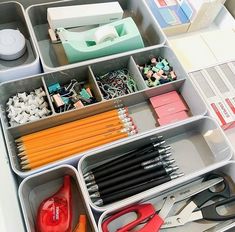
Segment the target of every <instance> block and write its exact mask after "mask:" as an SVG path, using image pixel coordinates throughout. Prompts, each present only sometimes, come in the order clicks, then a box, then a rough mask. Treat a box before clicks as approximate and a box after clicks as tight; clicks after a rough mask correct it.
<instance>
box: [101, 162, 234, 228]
mask: <svg viewBox="0 0 235 232" xmlns="http://www.w3.org/2000/svg"><path fill="white" fill-rule="evenodd" d="M234 168H235V162H234V161H231V162H229V163H228V164H226V165H225V166H223V167H221V168H216V169H215V170H212V171H219V172H222V173H224V174H225V175H226V176H228V177H229V179H230V180H231V181H232V182H235V172H234V170H235V169H234ZM210 172H211V171H208V172H206V174H208V173H210ZM203 177H204V174H203V175H202V174H199V173H198V175H197V177H194V178H192V179H190V181H189V180H187V181H184V182H182V183H181V184H180V185H177V187H178V188H181V187H182V188H184V187H185V186H186V185H187V186H190V185H191V182H192V181H195V182H197V181H198V180H199V179H201V178H203ZM178 188H177V189H178ZM175 189H176V186H174V190H175ZM230 189H231V192H233V194H234V192H235V186H232V185H230ZM174 190H173V189H167V190H166V191H163V192H161V193H160V194H159V192H157V191H152V192H151V194H142V195H140V196H138V197H137V198H135V199H133V200H130V201H129V202H127V203H126V204H125V205H123V206H121V207H118V209H117V208H116V209H111V210H107V211H106V212H104V213H103V214H102V215H101V217H100V218H99V221H98V229H99V230H98V231H100V232H102V229H101V224H102V222H103V220H104V219H105V217H107V216H108V215H111V214H113V213H115V212H118V211H120V210H121V209H122V208H125V207H128V206H131V205H132V204H135V203H152V204H153V205H154V206H155V208H157V204H156V202H157V199H158V200H161V199H163V197H164V196H166V195H167V194H168V193H170V192H171V191H172V192H174ZM183 205H185V204H183ZM183 205H182V203H178V204H177V207H175V206H174V207H175V208H174V209H175V210H179V209H180V208H179V207H182V206H183ZM221 210H222V209H221ZM229 210H233V211H232V212H234V205H232V204H231V207H229V208H228V209H226V208H224V212H227V211H229ZM232 212H230V213H232ZM228 214H229V212H228ZM125 217H126V218H125V219H123V218H122V220H121V219H117V220H115V221H114V222H113V223H112V224H110V227H109V231H110V232H114V231H115V229H117V228H120V227H121V225H122V223H123V222H124V221H125V224H127V223H128V222H129V221H131V220H134V219H135V218H136V215H135V214H131V213H130V214H128V215H126V216H125ZM134 217H135V218H134ZM220 223H223V222H219V224H220ZM125 224H124V225H125ZM217 224H218V222H211V221H205V220H199V221H195V222H190V223H188V224H186V225H184V226H179V227H178V228H177V227H176V228H169V229H161V230H160V231H173V232H181V231H192V232H196V231H204V230H207V229H209V228H211V227H213V226H215V225H217ZM234 225H235V222H234V220H231V221H228V223H227V225H224V228H222V229H220V230H216V231H220V232H223V231H227V230H228V229H230V228H232V227H234ZM213 231H215V230H213ZM229 231H230V230H229ZM231 231H233V230H231Z"/></svg>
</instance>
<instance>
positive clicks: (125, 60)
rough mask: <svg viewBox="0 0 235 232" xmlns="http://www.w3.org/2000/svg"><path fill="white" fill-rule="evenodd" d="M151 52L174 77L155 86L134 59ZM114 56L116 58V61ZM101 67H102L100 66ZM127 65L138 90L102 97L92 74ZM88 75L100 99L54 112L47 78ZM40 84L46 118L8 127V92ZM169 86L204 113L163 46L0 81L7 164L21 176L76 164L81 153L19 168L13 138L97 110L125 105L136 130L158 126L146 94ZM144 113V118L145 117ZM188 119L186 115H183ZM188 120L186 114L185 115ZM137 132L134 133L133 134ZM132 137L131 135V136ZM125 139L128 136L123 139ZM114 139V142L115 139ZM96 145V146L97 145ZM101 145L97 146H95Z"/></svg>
mask: <svg viewBox="0 0 235 232" xmlns="http://www.w3.org/2000/svg"><path fill="white" fill-rule="evenodd" d="M151 55H155V56H158V55H160V56H162V57H165V58H166V59H168V61H169V63H170V64H171V65H172V66H173V68H174V70H175V72H176V74H177V76H178V79H177V80H176V81H173V82H169V83H166V84H163V85H160V86H157V87H153V88H148V87H147V86H146V85H145V83H144V82H143V79H142V76H141V74H140V73H139V71H138V69H137V67H136V65H135V62H142V61H144V58H148V57H149V56H151ZM117 60H118V61H117ZM101 67H102V69H101ZM123 67H129V69H130V71H131V72H132V73H133V74H135V79H136V82H137V83H138V85H139V87H140V88H139V89H140V90H139V91H137V92H135V93H131V94H129V95H125V96H121V97H118V98H115V99H111V100H104V99H103V98H102V96H101V94H100V92H99V89H98V88H97V84H96V81H95V79H94V75H95V74H96V73H97V74H99V73H100V72H101V70H104V71H108V70H113V69H117V68H123ZM88 76H89V80H90V82H91V83H93V84H92V85H93V88H94V90H93V91H94V92H95V93H96V95H97V96H98V97H99V99H100V101H99V102H98V103H95V104H92V105H89V106H85V107H84V108H81V109H75V110H70V111H67V112H63V113H55V112H54V110H53V106H52V103H51V100H50V97H49V95H48V92H47V90H46V89H47V86H48V85H50V84H51V81H52V80H53V81H55V82H57V81H63V82H69V81H70V80H71V79H77V80H78V81H83V80H84V79H85V78H86V77H88ZM39 87H43V88H44V89H45V90H46V92H47V100H48V101H49V105H50V107H51V109H52V114H51V115H50V116H48V117H46V118H43V119H40V120H37V121H34V122H30V123H26V124H21V125H19V126H14V127H10V126H9V124H8V120H7V114H6V111H5V110H6V102H7V101H8V98H9V97H11V96H12V95H15V94H16V93H17V91H18V92H24V91H27V92H29V91H31V90H33V89H35V88H39ZM173 90H177V91H178V92H179V93H180V94H181V96H182V97H183V98H184V100H185V102H186V103H187V105H188V107H189V109H190V112H189V113H190V115H191V116H193V117H198V116H201V115H205V114H206V106H205V104H203V101H202V99H201V98H200V96H199V95H198V93H197V91H196V90H195V89H194V87H193V86H192V83H191V81H190V80H189V79H187V74H186V73H185V72H184V70H183V69H182V67H181V65H180V64H179V63H178V62H177V59H176V57H175V56H174V55H173V53H172V51H171V50H170V49H169V48H167V47H159V48H156V49H152V50H151V49H150V50H147V51H143V52H141V53H138V54H134V55H133V56H129V55H127V56H124V57H121V58H119V59H118V58H114V59H111V60H109V61H101V62H98V63H96V64H93V65H92V66H86V65H84V66H82V67H77V68H72V69H67V70H65V69H64V70H61V71H58V72H52V73H47V74H43V75H38V76H34V77H29V78H25V79H22V80H19V81H12V82H6V83H3V84H2V85H1V86H0V104H1V108H2V109H3V111H2V114H1V117H2V122H3V125H4V132H5V137H6V139H7V147H8V151H9V156H10V160H11V165H12V168H13V170H14V172H16V173H17V174H18V175H20V176H21V177H26V176H27V175H30V174H32V173H34V172H37V171H40V170H44V169H46V168H48V167H52V166H55V165H58V164H60V163H69V164H76V162H77V161H78V159H79V158H80V157H81V154H78V155H74V156H72V157H68V158H66V159H64V160H60V161H58V162H54V163H51V164H49V166H48V165H45V166H42V167H40V168H37V169H32V170H30V171H25V172H23V171H22V170H21V169H20V166H19V160H18V158H17V153H16V152H17V151H16V146H15V142H14V140H15V139H16V138H18V137H20V136H23V135H26V134H30V133H33V132H36V131H40V130H43V129H46V128H50V127H52V126H56V125H61V124H63V123H66V122H71V121H74V120H77V119H81V118H84V117H87V116H91V115H95V114H97V113H101V112H105V111H107V110H111V109H115V108H117V107H118V108H119V107H128V109H129V114H130V116H131V117H133V120H134V122H135V124H136V125H137V128H138V131H139V134H140V135H141V134H142V133H145V132H148V131H149V130H155V129H158V128H159V127H158V125H157V124H156V119H155V115H154V113H153V110H152V108H151V106H150V103H149V98H150V97H152V96H156V95H160V94H163V93H167V92H170V91H173ZM146 116H147V118H148V119H147V120H143V119H145V118H146ZM187 120H188V119H187ZM189 120H190V118H189ZM137 136H138V135H137ZM134 137H135V136H134ZM124 140H127V141H128V139H124ZM115 143H118V141H117V142H115ZM107 147H108V145H105V146H102V149H106V148H107ZM97 149H98V148H97ZM97 149H92V150H89V151H87V152H85V153H92V154H94V153H95V152H97ZM99 149H101V147H100V148H99Z"/></svg>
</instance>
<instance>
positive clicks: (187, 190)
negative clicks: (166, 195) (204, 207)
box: [172, 177, 224, 202]
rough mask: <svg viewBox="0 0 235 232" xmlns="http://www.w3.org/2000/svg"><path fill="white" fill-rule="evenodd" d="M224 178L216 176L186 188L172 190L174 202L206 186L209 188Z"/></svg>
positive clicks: (194, 193)
mask: <svg viewBox="0 0 235 232" xmlns="http://www.w3.org/2000/svg"><path fill="white" fill-rule="evenodd" d="M223 180H224V179H223V178H222V177H217V178H214V179H211V180H207V181H204V182H202V183H200V184H198V185H199V186H198V185H193V186H191V187H188V188H184V189H181V190H179V191H177V192H174V193H173V194H172V195H174V197H175V202H179V201H182V200H185V199H187V198H189V197H191V196H194V195H196V194H198V193H200V192H202V191H204V190H206V189H208V188H211V187H212V186H214V185H216V184H218V183H220V182H222V181H223Z"/></svg>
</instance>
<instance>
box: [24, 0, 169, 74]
mask: <svg viewBox="0 0 235 232" xmlns="http://www.w3.org/2000/svg"><path fill="white" fill-rule="evenodd" d="M105 2H110V1H107V0H94V1H92V3H105ZM118 2H119V3H120V5H121V7H122V9H123V10H124V16H123V17H124V18H125V17H132V18H133V20H134V21H135V23H136V25H137V27H138V29H139V31H140V34H141V36H142V39H143V41H144V44H145V48H141V49H137V50H134V52H137V51H141V50H144V49H146V48H147V47H151V46H155V45H160V44H161V45H163V44H164V43H165V40H166V39H165V36H164V35H163V33H162V31H161V29H160V28H159V27H158V25H157V24H156V23H155V22H154V20H153V18H152V17H151V15H149V14H146V11H147V10H146V6H145V4H144V2H143V1H142V0H139V1H135V0H129V1H124V0H119V1H118ZM78 4H79V5H82V4H87V1H85V0H70V1H58V2H48V3H44V4H37V5H32V6H30V7H28V8H27V9H26V14H27V16H28V22H29V25H30V28H31V31H32V32H33V38H34V41H35V43H36V46H37V48H38V51H39V56H40V59H41V62H42V66H43V69H44V71H45V72H48V71H53V70H54V71H55V70H58V69H60V67H61V66H60V63H59V62H58V61H57V58H56V55H55V52H54V50H53V46H52V43H51V42H50V40H49V37H48V23H47V8H49V7H59V6H72V5H78ZM132 52H133V51H132ZM129 53H130V52H125V53H119V54H116V55H112V56H106V57H103V58H97V59H91V60H88V61H82V62H79V63H77V64H79V65H82V64H91V63H94V62H96V61H98V60H107V59H110V57H113V56H114V57H120V56H122V54H129ZM74 65H76V64H65V65H62V66H66V67H73V66H74Z"/></svg>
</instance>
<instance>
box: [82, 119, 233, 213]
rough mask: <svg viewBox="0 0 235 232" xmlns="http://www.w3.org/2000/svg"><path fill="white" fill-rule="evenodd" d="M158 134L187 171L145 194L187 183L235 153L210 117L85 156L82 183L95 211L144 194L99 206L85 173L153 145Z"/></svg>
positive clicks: (184, 170) (179, 164) (109, 207)
mask: <svg viewBox="0 0 235 232" xmlns="http://www.w3.org/2000/svg"><path fill="white" fill-rule="evenodd" d="M158 135H162V136H163V137H164V138H165V140H166V143H165V144H166V145H170V146H171V148H172V149H171V151H172V158H174V159H175V160H176V164H177V166H178V167H179V172H183V173H184V174H185V175H184V176H183V177H179V178H177V179H175V180H171V181H169V182H167V183H165V184H162V185H159V186H157V187H154V188H152V189H150V190H147V191H145V194H146V195H149V193H151V192H156V193H157V192H160V191H163V190H166V189H169V188H170V187H173V186H175V185H176V184H180V183H182V182H183V181H189V180H190V179H192V178H195V177H196V176H198V175H201V174H203V173H205V172H208V171H210V170H213V169H215V168H217V167H220V166H223V165H224V164H226V163H227V162H228V161H229V160H230V159H231V157H232V154H233V151H232V149H231V147H230V145H229V142H228V140H227V138H226V137H225V136H224V133H223V131H222V129H221V128H220V127H219V125H218V124H217V123H216V121H215V120H213V119H211V118H209V117H201V118H199V119H195V120H191V121H187V122H184V123H179V124H178V125H174V126H173V125H172V126H168V127H165V128H159V130H157V131H156V130H155V131H151V132H149V133H146V134H145V135H142V136H139V137H138V138H130V139H129V140H128V141H124V142H122V144H118V145H114V146H112V148H110V149H106V150H105V151H102V152H99V153H96V154H93V155H85V156H83V157H82V158H81V159H80V161H79V163H78V171H79V175H80V177H81V180H82V185H83V186H82V189H83V190H84V196H86V198H87V201H88V202H89V203H90V205H91V207H92V208H94V209H95V210H96V211H105V210H107V209H112V208H116V207H118V206H122V205H125V204H127V203H128V202H129V201H133V200H134V199H136V198H138V197H140V196H141V195H142V194H143V193H139V194H136V195H133V196H132V197H129V198H125V199H123V200H119V201H116V202H114V203H112V204H107V205H103V206H96V205H95V204H94V203H93V202H92V201H91V199H90V197H89V193H88V190H87V188H86V185H85V181H84V178H83V174H85V173H86V172H88V171H90V170H91V169H92V168H95V167H97V165H98V164H102V163H105V161H108V160H109V159H112V158H114V157H117V156H118V155H120V154H124V153H127V152H128V151H131V150H133V149H136V148H139V147H142V146H144V145H147V144H150V143H151V142H153V141H154V140H156V138H157V136H158ZM182 148H183V149H182Z"/></svg>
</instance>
